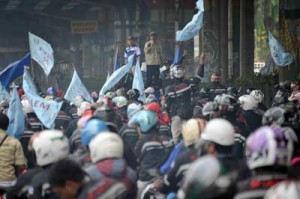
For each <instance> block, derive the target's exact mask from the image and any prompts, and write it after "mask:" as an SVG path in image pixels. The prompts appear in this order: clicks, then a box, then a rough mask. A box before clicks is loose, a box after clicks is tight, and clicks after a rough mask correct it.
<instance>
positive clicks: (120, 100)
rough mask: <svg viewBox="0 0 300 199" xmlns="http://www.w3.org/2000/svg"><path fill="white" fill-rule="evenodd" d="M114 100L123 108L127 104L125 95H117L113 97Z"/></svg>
mask: <svg viewBox="0 0 300 199" xmlns="http://www.w3.org/2000/svg"><path fill="white" fill-rule="evenodd" d="M112 101H113V102H114V103H115V104H116V105H117V107H118V108H122V107H124V106H126V105H127V99H126V97H123V96H117V97H115V98H113V100H112Z"/></svg>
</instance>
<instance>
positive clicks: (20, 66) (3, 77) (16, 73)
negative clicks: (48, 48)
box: [0, 54, 31, 91]
mask: <svg viewBox="0 0 300 199" xmlns="http://www.w3.org/2000/svg"><path fill="white" fill-rule="evenodd" d="M30 59H31V58H30V54H27V55H26V56H25V57H23V59H21V60H19V61H16V62H13V63H11V64H9V65H8V66H7V67H6V68H5V69H4V70H2V71H1V72H0V82H1V84H2V86H4V87H5V89H6V90H7V91H9V85H10V83H11V82H13V81H14V80H15V79H17V78H18V77H20V76H22V75H23V73H24V66H29V64H30Z"/></svg>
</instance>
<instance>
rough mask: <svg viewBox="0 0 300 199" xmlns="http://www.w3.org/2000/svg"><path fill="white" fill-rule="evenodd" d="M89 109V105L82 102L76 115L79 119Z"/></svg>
mask: <svg viewBox="0 0 300 199" xmlns="http://www.w3.org/2000/svg"><path fill="white" fill-rule="evenodd" d="M89 109H91V103H89V102H82V103H81V104H80V106H79V107H78V109H77V115H78V116H79V117H80V116H82V114H83V113H84V111H86V110H89Z"/></svg>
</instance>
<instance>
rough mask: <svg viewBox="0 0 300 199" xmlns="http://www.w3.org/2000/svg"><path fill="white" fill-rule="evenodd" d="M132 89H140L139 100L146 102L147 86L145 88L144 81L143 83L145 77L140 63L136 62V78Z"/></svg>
mask: <svg viewBox="0 0 300 199" xmlns="http://www.w3.org/2000/svg"><path fill="white" fill-rule="evenodd" d="M132 88H135V89H138V90H139V91H140V95H141V96H140V97H139V100H141V101H145V100H146V96H145V92H144V91H145V86H144V81H143V76H142V71H141V67H140V63H139V62H136V66H135V72H134V77H133V82H132Z"/></svg>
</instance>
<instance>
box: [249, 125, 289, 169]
mask: <svg viewBox="0 0 300 199" xmlns="http://www.w3.org/2000/svg"><path fill="white" fill-rule="evenodd" d="M292 154H293V138H292V134H291V133H289V132H287V131H286V130H285V129H284V128H281V127H279V126H276V127H275V126H272V127H269V126H263V127H261V128H259V129H257V130H256V131H255V132H254V133H252V134H251V135H250V136H249V137H248V139H247V142H246V155H247V161H248V166H249V168H250V169H252V170H257V169H261V168H266V167H267V168H269V169H279V168H287V167H288V166H289V164H290V162H291V158H292Z"/></svg>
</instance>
